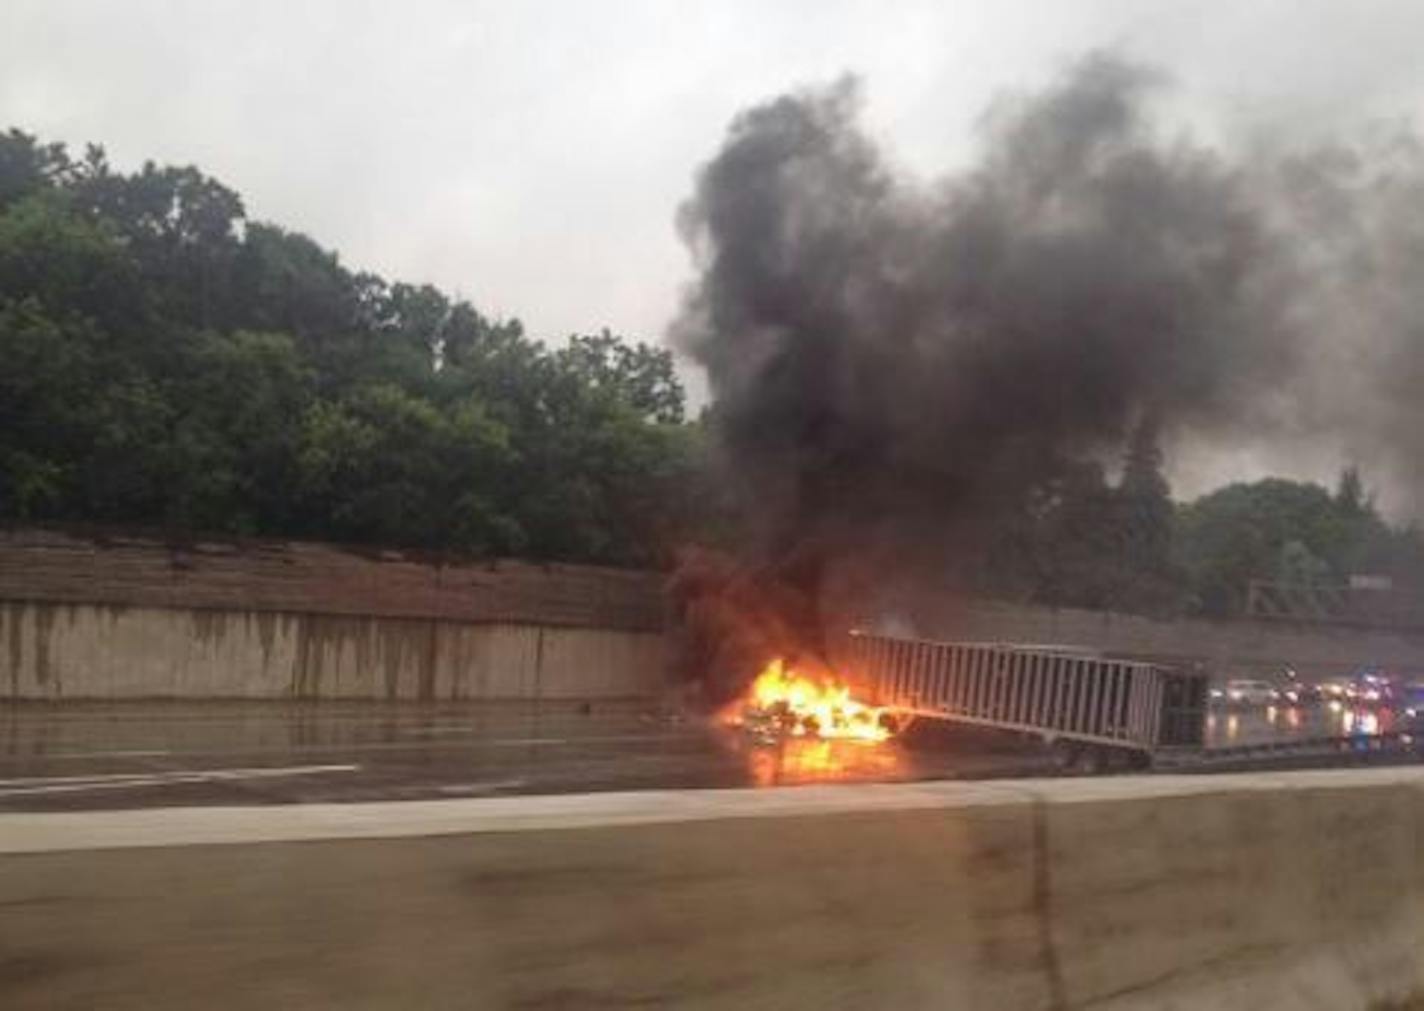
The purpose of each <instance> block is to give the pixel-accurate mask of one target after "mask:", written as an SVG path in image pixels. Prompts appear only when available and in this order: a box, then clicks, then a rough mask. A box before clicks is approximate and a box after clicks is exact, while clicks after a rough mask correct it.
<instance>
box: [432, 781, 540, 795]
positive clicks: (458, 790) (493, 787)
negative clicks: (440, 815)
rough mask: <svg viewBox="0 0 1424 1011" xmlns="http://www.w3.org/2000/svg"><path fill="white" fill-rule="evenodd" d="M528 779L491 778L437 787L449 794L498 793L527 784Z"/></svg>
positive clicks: (441, 791) (439, 791) (438, 790)
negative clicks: (481, 781)
mask: <svg viewBox="0 0 1424 1011" xmlns="http://www.w3.org/2000/svg"><path fill="white" fill-rule="evenodd" d="M528 784H529V780H527V779H490V780H486V781H485V782H483V783H446V784H444V785H442V786H437V787H436V788H435V790H436V792H437V793H447V794H463V795H468V794H482V793H498V792H499V791H500V790H517V789H519V788H520V787H522V786H527V785H528Z"/></svg>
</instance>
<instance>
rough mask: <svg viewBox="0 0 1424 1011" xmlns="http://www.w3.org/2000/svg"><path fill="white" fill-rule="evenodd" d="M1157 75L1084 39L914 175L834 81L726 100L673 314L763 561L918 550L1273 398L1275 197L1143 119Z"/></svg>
mask: <svg viewBox="0 0 1424 1011" xmlns="http://www.w3.org/2000/svg"><path fill="white" fill-rule="evenodd" d="M1158 86H1159V82H1158V80H1157V79H1156V77H1155V76H1154V75H1153V74H1151V73H1150V72H1148V71H1146V70H1144V69H1143V68H1140V67H1137V66H1134V65H1132V64H1129V63H1126V62H1123V61H1121V60H1119V59H1116V58H1114V57H1111V56H1106V55H1096V56H1093V57H1090V58H1088V59H1086V60H1084V61H1082V62H1081V63H1079V64H1078V65H1077V66H1076V67H1075V68H1074V69H1073V70H1072V71H1071V72H1070V73H1069V74H1068V75H1067V76H1066V77H1065V78H1064V79H1063V80H1062V81H1061V82H1060V83H1059V84H1058V85H1057V86H1055V87H1053V88H1052V89H1050V90H1048V91H1047V92H1045V93H1043V94H1040V95H1037V96H1034V97H1030V98H1020V99H1010V100H1005V101H1001V102H999V103H997V104H996V105H995V106H994V107H993V108H992V109H991V111H990V113H989V114H988V116H987V117H986V119H985V126H984V135H983V145H984V150H983V156H982V159H981V161H980V163H979V165H978V167H976V168H975V169H973V170H972V171H969V172H967V173H964V174H962V175H959V176H956V177H953V178H949V179H945V180H943V181H941V182H939V183H938V184H936V185H933V186H925V185H917V184H914V183H912V182H909V181H907V180H906V179H905V178H904V177H902V175H901V174H899V173H897V172H896V171H895V169H894V167H893V166H892V165H891V164H890V163H888V161H887V159H886V158H885V156H884V155H883V154H882V153H881V152H880V151H879V149H878V148H877V146H876V145H875V144H874V143H873V142H872V141H871V140H870V139H869V138H868V137H867V135H866V134H865V132H864V131H863V130H862V129H861V127H860V126H859V124H858V121H857V113H858V106H859V90H858V86H857V84H856V82H855V81H853V80H845V81H841V82H839V83H837V84H835V85H834V86H832V87H829V88H825V89H821V90H812V91H805V92H800V93H797V94H793V95H788V96H785V97H782V98H779V99H776V100H775V101H772V102H769V103H767V104H765V105H762V106H759V107H756V108H753V109H751V110H749V111H747V112H745V113H743V114H742V115H741V116H739V117H738V118H737V119H736V121H735V122H734V123H733V124H732V126H731V130H730V133H729V136H728V138H727V140H726V143H725V145H724V146H723V148H722V149H721V151H720V152H719V153H718V154H717V155H716V157H715V158H713V159H712V161H711V162H710V163H708V164H707V165H706V166H705V168H704V169H703V171H702V173H701V175H700V177H699V179H698V182H697V187H696V191H695V195H694V196H693V198H692V199H691V201H690V202H689V203H688V204H687V205H686V206H685V207H684V208H683V211H682V214H681V219H680V224H681V227H682V230H683V234H684V235H685V237H686V239H687V242H688V244H689V246H690V247H691V249H692V251H693V254H694V256H695V259H696V261H697V264H698V266H699V270H700V280H699V282H698V283H697V285H696V286H695V288H694V289H693V290H692V292H691V293H690V295H689V298H688V302H687V305H686V307H685V311H684V313H683V315H682V318H681V319H680V321H679V323H678V325H677V327H676V330H675V333H676V336H677V339H678V341H679V342H680V345H681V347H682V348H683V349H684V350H685V351H686V352H687V353H689V354H690V355H691V356H693V357H694V358H695V359H696V360H697V361H698V362H700V363H701V364H702V365H704V366H705V367H706V369H707V373H708V376H709V379H710V383H711V388H712V392H713V395H714V397H715V410H714V418H715V423H716V425H717V428H718V432H719V434H720V436H721V443H722V446H723V449H724V451H725V455H726V464H727V472H728V474H729V477H730V479H731V480H732V481H734V482H735V483H736V486H737V487H738V488H739V489H740V490H741V492H742V501H743V503H744V505H745V506H746V507H747V508H748V515H749V516H750V517H752V518H753V519H755V520H757V521H759V522H758V523H757V531H758V537H759V541H758V543H757V544H756V545H754V546H753V547H754V548H755V550H756V552H757V554H758V555H759V556H760V557H761V558H762V559H763V560H766V561H768V562H769V563H771V564H772V565H773V566H785V565H789V566H792V567H793V568H794V567H795V566H796V565H797V564H799V563H801V562H806V563H807V565H808V566H809V568H808V572H809V573H810V575H811V578H814V577H815V572H816V571H817V567H818V566H820V565H823V564H824V563H826V562H827V561H832V560H835V559H836V558H838V557H844V556H848V555H856V556H859V557H861V558H865V557H870V556H872V555H880V556H882V557H885V558H889V557H895V558H897V559H898V560H899V561H901V562H903V561H904V560H906V559H907V558H919V559H921V560H925V561H933V563H934V564H939V561H940V560H941V558H940V556H941V554H943V555H944V556H946V557H947V556H952V555H953V554H954V553H955V552H958V551H960V550H961V549H963V548H964V547H965V546H966V545H969V544H971V543H973V542H975V541H976V540H978V539H980V537H981V535H982V534H983V532H984V531H985V529H986V527H987V525H989V524H991V523H992V520H993V518H994V516H995V515H996V514H998V513H999V512H1000V511H1002V510H1003V509H1005V508H1007V507H1009V506H1010V505H1011V504H1012V503H1014V502H1017V501H1020V500H1021V499H1022V498H1023V496H1024V495H1025V494H1026V493H1027V491H1028V489H1029V488H1030V487H1032V486H1033V485H1034V484H1035V483H1036V482H1039V481H1041V480H1043V479H1044V478H1045V477H1047V476H1049V475H1050V474H1051V473H1052V472H1053V471H1054V469H1055V468H1057V467H1059V466H1060V465H1061V464H1062V463H1063V461H1065V460H1071V459H1074V458H1082V457H1085V456H1091V457H1102V456H1104V455H1106V454H1111V453H1113V452H1115V451H1116V449H1117V447H1119V446H1120V445H1121V443H1122V441H1123V439H1124V438H1125V437H1126V435H1127V434H1128V433H1129V432H1130V430H1131V429H1132V428H1133V426H1135V425H1137V424H1140V423H1147V424H1152V425H1154V426H1157V427H1158V428H1159V429H1160V430H1162V431H1164V432H1165V433H1167V434H1169V435H1171V434H1173V433H1177V432H1188V433H1193V432H1200V433H1203V434H1206V435H1210V434H1215V435H1217V436H1221V435H1222V434H1225V433H1230V432H1236V431H1240V430H1242V428H1243V427H1252V428H1254V427H1257V426H1259V425H1260V424H1262V423H1263V419H1265V418H1270V419H1271V420H1272V421H1274V422H1276V423H1280V419H1281V418H1282V417H1283V416H1284V415H1285V414H1288V413H1289V412H1288V411H1287V410H1286V409H1285V408H1284V407H1282V405H1281V404H1280V403H1279V402H1278V401H1279V397H1278V396H1277V395H1276V394H1275V393H1274V392H1271V393H1268V394H1263V393H1262V391H1263V390H1264V391H1276V390H1278V389H1280V388H1281V387H1282V386H1283V385H1292V384H1294V382H1295V380H1294V378H1293V377H1295V376H1296V375H1298V374H1299V373H1300V372H1301V371H1302V370H1303V367H1304V366H1305V365H1306V362H1305V361H1304V360H1303V356H1302V350H1303V349H1304V348H1305V347H1306V344H1305V342H1304V341H1303V340H1302V332H1301V324H1302V319H1301V318H1300V317H1301V313H1300V312H1299V303H1298V300H1297V298H1296V296H1298V295H1299V294H1300V292H1301V290H1302V281H1301V278H1300V263H1301V257H1299V256H1298V255H1296V253H1295V251H1294V249H1293V247H1292V243H1291V242H1288V241H1285V234H1284V232H1283V231H1282V226H1281V222H1282V221H1283V220H1284V219H1286V218H1288V217H1290V215H1289V214H1287V213H1285V212H1283V211H1281V210H1280V209H1279V208H1277V207H1275V206H1272V205H1268V204H1267V203H1263V201H1262V200H1261V199H1260V197H1259V191H1260V173H1255V172H1247V171H1244V170H1243V169H1242V168H1241V167H1240V166H1238V165H1233V164H1232V163H1230V162H1229V161H1227V160H1226V159H1224V158H1223V157H1222V156H1220V155H1218V154H1214V153H1213V152H1211V151H1208V150H1206V149H1203V148H1201V147H1197V146H1193V145H1191V144H1190V143H1187V142H1185V141H1182V140H1180V139H1169V138H1165V137H1163V136H1161V135H1160V134H1159V133H1158V131H1157V130H1156V129H1154V125H1153V122H1152V119H1151V114H1150V110H1151V98H1152V92H1153V90H1154V89H1155V88H1157V87H1158ZM1327 196H1328V194H1327ZM1324 203H1326V204H1328V200H1325V201H1324ZM1329 212H1330V209H1329V207H1328V206H1322V207H1321V213H1329ZM1347 213H1348V212H1347Z"/></svg>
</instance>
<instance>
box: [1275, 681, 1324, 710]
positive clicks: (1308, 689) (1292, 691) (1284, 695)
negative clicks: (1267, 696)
mask: <svg viewBox="0 0 1424 1011" xmlns="http://www.w3.org/2000/svg"><path fill="white" fill-rule="evenodd" d="M1280 691H1281V701H1282V702H1285V703H1286V704H1288V705H1292V706H1312V705H1315V704H1316V703H1317V702H1319V701H1320V700H1321V693H1320V686H1319V685H1313V684H1307V683H1306V682H1304V681H1291V682H1289V683H1288V684H1286V686H1285V687H1284V688H1282V689H1281V690H1280Z"/></svg>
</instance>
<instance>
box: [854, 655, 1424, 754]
mask: <svg viewBox="0 0 1424 1011" xmlns="http://www.w3.org/2000/svg"><path fill="white" fill-rule="evenodd" d="M840 647H841V649H840V653H841V655H840V656H838V657H837V658H836V659H837V663H838V666H839V667H840V668H841V669H842V670H844V671H845V672H846V674H847V677H848V679H849V680H850V681H851V683H852V684H854V685H855V686H856V687H857V688H858V689H859V690H860V691H862V692H864V693H865V694H866V696H867V699H868V701H870V702H871V703H873V704H875V705H880V706H885V707H887V708H889V709H891V710H893V711H895V712H898V713H901V714H904V715H906V716H910V717H913V718H926V719H935V720H946V721H950V722H955V723H962V724H967V725H971V726H981V727H989V728H993V729H997V730H1003V731H1008V732H1014V733H1019V734H1024V735H1029V736H1033V737H1037V738H1039V739H1041V740H1042V741H1043V742H1044V743H1045V744H1047V745H1048V746H1049V747H1050V748H1051V749H1052V750H1053V754H1054V758H1055V761H1056V763H1057V764H1058V765H1059V766H1060V767H1061V768H1063V769H1065V770H1071V771H1076V772H1099V771H1104V770H1107V769H1113V768H1118V769H1126V768H1136V769H1145V768H1161V769H1179V770H1187V769H1208V768H1217V767H1223V768H1224V767H1243V766H1251V765H1268V764H1272V763H1276V762H1281V761H1287V762H1289V761H1298V760H1302V759H1310V758H1316V757H1320V758H1327V757H1329V756H1335V755H1358V754H1361V753H1371V754H1379V753H1396V752H1398V753H1408V754H1413V753H1414V752H1415V750H1416V749H1417V748H1418V747H1419V741H1418V740H1417V739H1416V738H1415V737H1413V736H1412V735H1410V734H1407V733H1404V734H1390V735H1381V736H1378V737H1376V738H1369V739H1364V738H1361V737H1358V736H1355V737H1321V738H1312V739H1305V740H1282V741H1270V742H1259V743H1251V744H1244V745H1237V746H1231V747H1224V748H1208V747H1206V714H1207V707H1208V701H1207V700H1208V677H1207V675H1206V674H1205V673H1204V672H1202V671H1200V670H1193V669H1185V668H1182V667H1175V666H1172V665H1169V664H1163V663H1145V662H1142V661H1138V660H1130V659H1123V658H1119V657H1111V656H1102V655H1099V654H1095V653H1092V652H1090V651H1085V650H1080V649H1075V648H1072V647H1061V646H1029V645H1018V644H1009V643H985V642H938V641H934V640H928V639H910V638H903V637H896V636H885V635H874V634H870V633H866V632H859V631H853V632H851V633H849V635H847V636H846V637H845V638H844V640H843V641H842V643H841V644H840Z"/></svg>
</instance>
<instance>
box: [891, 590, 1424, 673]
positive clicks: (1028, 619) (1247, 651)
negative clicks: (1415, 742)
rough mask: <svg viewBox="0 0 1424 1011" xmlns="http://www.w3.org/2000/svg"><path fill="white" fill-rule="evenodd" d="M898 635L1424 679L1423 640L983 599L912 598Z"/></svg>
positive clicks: (1221, 669)
mask: <svg viewBox="0 0 1424 1011" xmlns="http://www.w3.org/2000/svg"><path fill="white" fill-rule="evenodd" d="M887 610H889V611H890V612H891V613H895V614H899V615H901V616H902V618H903V622H904V627H902V628H901V629H900V630H901V631H912V632H914V633H917V634H919V635H922V636H925V637H927V638H944V639H957V640H966V641H991V642H992V641H1002V642H1027V643H1051V644H1056V645H1064V646H1084V647H1089V648H1093V649H1100V650H1104V651H1108V652H1117V653H1125V654H1133V655H1141V656H1146V657H1159V658H1163V659H1196V660H1201V661H1203V662H1205V663H1206V664H1208V665H1209V666H1210V667H1211V668H1212V669H1213V670H1215V671H1216V672H1218V673H1219V674H1220V675H1222V676H1227V677H1240V676H1251V675H1253V674H1262V675H1270V674H1276V673H1278V672H1279V671H1280V669H1281V667H1282V666H1283V665H1286V664H1289V665H1290V666H1293V667H1294V668H1295V669H1296V670H1298V671H1299V672H1300V673H1302V674H1303V675H1305V676H1307V677H1313V678H1319V677H1330V676H1332V675H1340V674H1347V673H1349V672H1351V671H1353V670H1355V669H1356V668H1358V667H1361V666H1363V665H1367V664H1380V665H1383V666H1385V667H1388V668H1390V669H1391V670H1393V671H1396V672H1398V673H1401V674H1404V675H1408V676H1412V677H1418V678H1421V679H1424V636H1420V635H1411V634H1406V633H1402V632H1386V631H1372V630H1367V629H1355V628H1345V627H1332V626H1324V625H1304V624H1291V623H1286V622H1268V621H1244V620H1241V621H1206V620H1200V619H1182V620H1179V621H1154V620H1152V619H1151V618H1141V617H1137V616H1134V615H1126V614H1113V613H1110V612H1104V611H1079V610H1074V609H1072V608H1048V607H1028V606H1021V605H1014V604H998V603H993V602H988V601H965V600H962V599H961V600H951V599H942V598H941V599H936V598H934V597H921V598H911V599H909V600H907V601H906V602H905V603H904V604H903V605H901V606H898V607H893V608H888V609H887Z"/></svg>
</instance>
